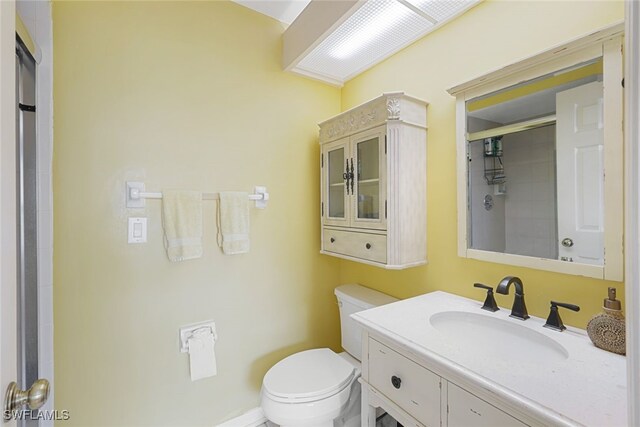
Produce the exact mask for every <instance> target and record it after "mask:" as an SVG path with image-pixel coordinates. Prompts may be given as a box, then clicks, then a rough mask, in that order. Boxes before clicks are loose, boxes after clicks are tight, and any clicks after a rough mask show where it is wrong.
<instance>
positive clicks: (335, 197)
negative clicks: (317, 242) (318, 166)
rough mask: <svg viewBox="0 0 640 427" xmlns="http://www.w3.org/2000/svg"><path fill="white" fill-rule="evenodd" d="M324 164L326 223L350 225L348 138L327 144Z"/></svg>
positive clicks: (324, 152) (324, 209)
mask: <svg viewBox="0 0 640 427" xmlns="http://www.w3.org/2000/svg"><path fill="white" fill-rule="evenodd" d="M323 156H324V162H325V163H324V166H323V181H324V188H325V190H324V195H323V196H324V197H323V200H324V207H323V211H324V218H325V221H324V223H325V224H326V225H342V226H346V225H348V221H349V203H348V202H347V200H348V199H347V196H348V188H347V179H346V177H347V175H345V173H347V169H346V168H347V164H348V163H347V162H348V140H347V139H344V140H339V141H335V142H332V143H330V144H327V145H326V147H325V149H324V150H323Z"/></svg>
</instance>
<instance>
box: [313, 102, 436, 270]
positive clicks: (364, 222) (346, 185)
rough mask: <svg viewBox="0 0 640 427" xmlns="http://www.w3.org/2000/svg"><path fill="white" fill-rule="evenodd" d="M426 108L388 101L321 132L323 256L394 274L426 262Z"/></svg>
mask: <svg viewBox="0 0 640 427" xmlns="http://www.w3.org/2000/svg"><path fill="white" fill-rule="evenodd" d="M426 107H427V103H426V102H424V101H421V100H418V99H416V98H412V97H409V96H407V95H405V94H404V93H402V92H396V93H387V94H384V95H382V96H380V97H378V98H376V99H374V100H371V101H369V102H367V103H365V104H362V105H360V106H358V107H355V108H353V109H351V110H349V111H346V112H345V113H342V114H340V115H338V116H336V117H334V118H332V119H329V120H327V121H325V122H323V123H321V124H320V144H321V165H320V167H321V171H322V172H321V197H322V200H321V217H322V250H321V252H322V253H324V254H327V255H332V256H337V257H341V258H345V259H349V260H353V261H358V262H364V263H367V264H371V265H376V266H379V267H384V268H389V269H402V268H408V267H413V266H416V265H420V264H424V263H425V262H426V261H427V202H426V197H427V112H426Z"/></svg>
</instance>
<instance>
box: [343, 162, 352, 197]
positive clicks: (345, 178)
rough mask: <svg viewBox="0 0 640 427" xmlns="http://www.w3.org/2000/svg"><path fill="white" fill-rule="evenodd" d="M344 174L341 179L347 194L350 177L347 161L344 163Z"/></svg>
mask: <svg viewBox="0 0 640 427" xmlns="http://www.w3.org/2000/svg"><path fill="white" fill-rule="evenodd" d="M344 163H345V165H344V173H343V174H342V179H344V180H345V181H346V184H345V188H346V189H347V194H349V179H350V178H351V175H349V159H346V160H345V161H344Z"/></svg>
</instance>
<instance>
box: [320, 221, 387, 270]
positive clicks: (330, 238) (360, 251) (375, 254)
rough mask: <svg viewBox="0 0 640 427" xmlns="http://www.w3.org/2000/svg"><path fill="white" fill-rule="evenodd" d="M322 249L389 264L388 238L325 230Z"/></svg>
mask: <svg viewBox="0 0 640 427" xmlns="http://www.w3.org/2000/svg"><path fill="white" fill-rule="evenodd" d="M323 235H324V237H323V241H322V249H323V250H325V251H327V252H334V253H337V254H342V255H348V256H352V257H355V258H361V259H366V260H369V261H375V262H380V263H383V264H384V263H386V262H387V236H385V235H384V234H371V233H358V232H356V231H339V230H332V229H329V228H325V229H324V233H323Z"/></svg>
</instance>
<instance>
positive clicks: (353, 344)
mask: <svg viewBox="0 0 640 427" xmlns="http://www.w3.org/2000/svg"><path fill="white" fill-rule="evenodd" d="M335 294H336V297H337V298H338V307H340V332H341V335H342V348H343V349H344V350H345V351H346V352H347V353H349V354H350V355H352V356H353V357H355V358H356V359H358V360H360V361H361V360H362V328H361V327H360V325H359V324H358V323H356V321H354V320H353V319H352V318H351V317H350V316H351V315H352V314H353V313H357V312H359V311H363V310H367V309H370V308H373V307H378V306H381V305H385V304H389V303H392V302H394V301H398V299H397V298H394V297H392V296H389V295H387V294H383V293H382V292H378V291H374V290H373V289H369V288H365V287H364V286H361V285H356V284H351V285H342V286H338V287H337V288H336V289H335Z"/></svg>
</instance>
